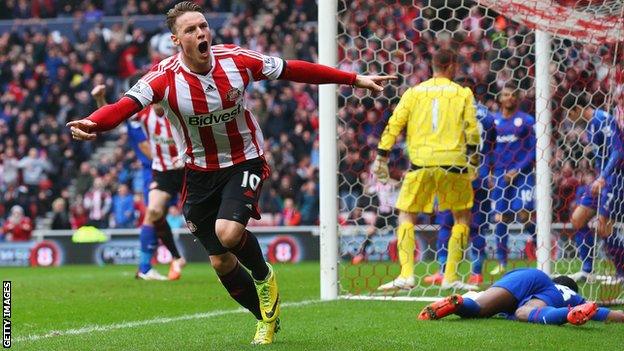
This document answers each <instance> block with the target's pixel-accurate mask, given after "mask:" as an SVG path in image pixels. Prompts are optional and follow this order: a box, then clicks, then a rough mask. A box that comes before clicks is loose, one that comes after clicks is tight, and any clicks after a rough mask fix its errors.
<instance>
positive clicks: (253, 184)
mask: <svg viewBox="0 0 624 351" xmlns="http://www.w3.org/2000/svg"><path fill="white" fill-rule="evenodd" d="M260 180H261V179H260V177H259V176H258V175H256V174H253V173H251V174H250V173H249V171H245V172H243V182H242V183H241V186H242V187H243V188H246V187H250V188H251V189H252V190H253V191H256V189H258V185H260Z"/></svg>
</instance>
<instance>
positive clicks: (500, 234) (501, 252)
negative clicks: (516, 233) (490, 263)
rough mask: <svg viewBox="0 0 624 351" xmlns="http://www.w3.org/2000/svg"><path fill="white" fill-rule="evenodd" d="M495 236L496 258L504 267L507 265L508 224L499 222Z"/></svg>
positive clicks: (495, 229)
mask: <svg viewBox="0 0 624 351" xmlns="http://www.w3.org/2000/svg"><path fill="white" fill-rule="evenodd" d="M494 234H495V235H496V243H497V245H496V258H497V259H498V262H499V263H500V264H502V265H506V264H507V239H508V238H509V235H508V234H507V223H505V222H499V223H496V227H495V228H494Z"/></svg>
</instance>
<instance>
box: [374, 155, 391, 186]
mask: <svg viewBox="0 0 624 351" xmlns="http://www.w3.org/2000/svg"><path fill="white" fill-rule="evenodd" d="M373 174H375V176H376V177H377V180H378V181H379V182H380V183H381V184H386V183H387V182H388V180H389V179H390V170H389V169H388V158H387V157H383V156H379V155H377V158H375V162H373Z"/></svg>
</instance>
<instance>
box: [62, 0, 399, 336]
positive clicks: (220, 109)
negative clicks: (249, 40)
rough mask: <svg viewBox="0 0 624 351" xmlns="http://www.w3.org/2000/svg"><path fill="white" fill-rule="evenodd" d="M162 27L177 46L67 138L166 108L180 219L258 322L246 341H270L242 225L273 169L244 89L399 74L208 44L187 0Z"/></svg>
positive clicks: (199, 14) (274, 311) (267, 298)
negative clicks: (178, 140) (175, 152)
mask: <svg viewBox="0 0 624 351" xmlns="http://www.w3.org/2000/svg"><path fill="white" fill-rule="evenodd" d="M167 26H168V27H169V29H170V30H171V33H172V35H171V39H172V41H173V44H174V45H175V46H176V47H178V48H179V49H180V50H179V51H180V52H179V53H177V54H175V55H173V56H171V57H169V58H166V59H164V60H163V61H161V62H160V63H159V64H158V65H156V66H155V67H153V68H152V70H151V71H150V72H149V73H147V74H146V75H145V76H143V78H141V79H140V80H139V82H138V83H137V84H136V85H134V86H133V87H132V88H131V89H130V90H129V91H128V92H127V93H126V95H125V96H124V97H123V98H121V99H120V100H119V101H117V102H115V103H113V104H110V105H106V106H104V107H102V108H100V109H98V110H97V111H95V112H94V113H93V114H91V115H90V116H89V117H87V118H83V119H80V120H77V121H72V122H69V123H68V124H67V125H68V126H69V127H70V129H71V133H72V137H73V138H74V139H78V140H93V139H95V138H96V133H97V132H103V131H107V130H111V129H113V128H115V127H116V126H117V125H118V124H119V123H121V122H122V121H123V120H125V119H128V118H130V116H132V115H133V114H135V113H137V112H139V111H140V110H142V109H143V108H145V107H146V106H148V105H151V104H159V105H160V106H162V107H163V108H164V109H165V111H166V116H167V118H168V119H169V122H171V125H172V126H173V127H175V128H176V129H177V130H178V133H179V134H180V136H183V138H182V139H183V141H184V143H185V145H186V148H185V149H184V150H185V155H184V158H185V162H186V171H185V173H184V181H185V183H184V184H185V185H186V187H185V189H184V190H185V191H184V194H183V195H184V217H185V218H186V221H187V225H188V227H189V229H190V231H191V232H192V233H193V235H195V236H196V237H197V239H198V240H199V242H201V244H202V245H203V246H204V248H205V249H206V251H207V252H208V255H209V257H210V263H211V265H212V267H213V268H214V270H215V271H216V273H217V275H218V276H219V279H220V281H221V283H222V284H223V286H224V287H225V289H226V290H227V291H228V292H229V294H230V296H231V297H232V298H233V299H234V300H236V301H237V302H238V303H239V304H240V305H241V306H243V307H245V308H246V309H248V310H249V311H250V312H251V313H252V314H253V315H254V316H255V317H256V319H257V320H258V323H257V324H256V334H255V336H254V340H253V342H252V343H254V344H270V343H272V342H273V341H274V339H275V333H276V332H277V331H278V330H279V318H278V317H279V314H280V307H279V306H280V305H279V304H280V297H279V291H278V286H277V279H276V275H275V273H274V271H273V269H272V268H271V266H270V265H269V264H267V263H266V261H265V259H264V255H263V254H262V250H261V248H260V244H259V243H258V239H257V238H256V237H255V236H254V235H253V234H252V233H251V232H250V231H249V230H247V228H246V227H247V222H248V221H249V219H250V218H252V217H253V218H256V219H260V212H259V209H258V197H259V194H260V191H261V188H262V183H263V181H264V180H265V179H266V178H267V177H268V176H269V173H270V170H269V167H268V164H267V163H266V161H265V159H264V157H263V155H264V148H263V145H264V138H263V136H262V131H261V130H260V125H259V124H258V121H257V120H256V118H255V117H254V116H253V114H252V112H251V111H249V110H248V109H247V107H246V106H247V104H246V101H245V100H246V99H245V91H246V88H247V86H249V85H250V84H251V83H253V82H254V81H262V80H275V79H282V80H288V81H294V82H301V83H311V84H328V83H333V84H346V85H352V86H355V87H358V88H364V89H367V90H370V91H372V92H381V91H383V87H382V86H381V84H383V83H384V82H387V81H389V80H394V79H396V77H392V76H364V75H358V74H356V73H350V72H344V71H341V70H338V69H335V68H331V67H327V66H323V65H318V64H314V63H310V62H305V61H298V60H283V59H282V58H279V57H272V56H266V55H263V54H261V53H259V52H256V51H252V50H247V49H243V48H241V47H238V46H236V45H214V46H212V34H211V31H210V27H209V25H208V21H207V20H206V17H205V16H204V10H203V9H202V8H201V7H200V6H198V5H196V4H195V3H193V2H191V1H184V2H180V3H178V4H177V5H175V7H174V8H172V9H171V10H169V12H167ZM325 117H326V118H332V117H331V116H325ZM243 266H244V268H243Z"/></svg>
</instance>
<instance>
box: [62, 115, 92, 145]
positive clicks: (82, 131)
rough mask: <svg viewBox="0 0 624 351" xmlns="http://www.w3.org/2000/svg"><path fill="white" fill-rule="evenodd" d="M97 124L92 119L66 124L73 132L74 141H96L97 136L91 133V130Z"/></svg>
mask: <svg viewBox="0 0 624 351" xmlns="http://www.w3.org/2000/svg"><path fill="white" fill-rule="evenodd" d="M96 125H97V124H96V123H95V122H93V121H92V120H90V119H86V118H83V119H79V120H77V121H71V122H69V123H67V124H66V126H67V127H69V130H70V131H71V134H72V138H73V139H74V140H95V137H96V136H97V135H96V134H95V133H91V130H92V129H93V128H94V127H95V126H96Z"/></svg>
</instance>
